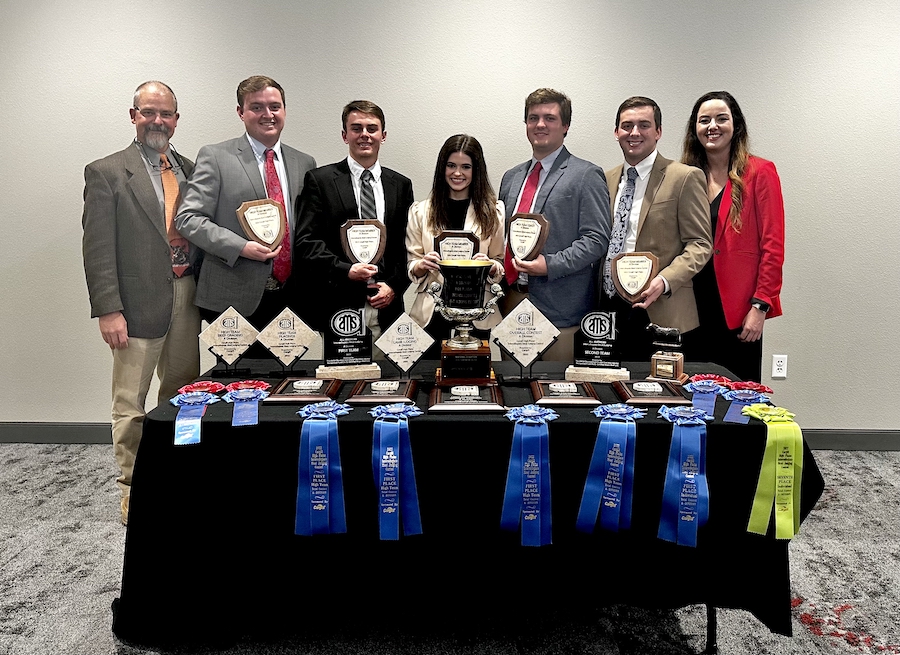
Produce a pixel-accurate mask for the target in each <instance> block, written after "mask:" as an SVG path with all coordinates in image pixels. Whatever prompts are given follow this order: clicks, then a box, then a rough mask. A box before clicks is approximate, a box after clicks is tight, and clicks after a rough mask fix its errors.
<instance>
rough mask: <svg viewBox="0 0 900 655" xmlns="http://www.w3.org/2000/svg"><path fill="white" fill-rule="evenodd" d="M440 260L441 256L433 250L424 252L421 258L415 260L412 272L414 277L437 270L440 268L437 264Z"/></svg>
mask: <svg viewBox="0 0 900 655" xmlns="http://www.w3.org/2000/svg"><path fill="white" fill-rule="evenodd" d="M440 261H441V256H440V255H439V254H437V253H436V252H435V251H434V250H432V251H431V252H428V253H425V256H424V257H422V259H420V260H419V261H418V262H416V265H415V270H414V271H413V273H414V274H415V276H416V277H423V276H424V275H426V274H427V273H428V271H437V270H439V269H440V266H438V262H440Z"/></svg>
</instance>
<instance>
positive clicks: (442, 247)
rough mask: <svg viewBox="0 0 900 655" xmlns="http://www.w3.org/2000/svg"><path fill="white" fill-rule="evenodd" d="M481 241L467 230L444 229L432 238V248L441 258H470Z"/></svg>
mask: <svg viewBox="0 0 900 655" xmlns="http://www.w3.org/2000/svg"><path fill="white" fill-rule="evenodd" d="M480 247H481V241H480V240H479V239H478V237H477V236H475V234H474V233H473V232H470V231H469V230H444V231H443V232H441V233H440V234H439V235H437V236H436V237H435V238H434V249H435V250H436V251H437V254H438V255H440V257H441V259H442V260H448V261H450V260H453V261H462V260H467V259H472V258H473V257H474V256H475V253H477V252H478V249H479V248H480Z"/></svg>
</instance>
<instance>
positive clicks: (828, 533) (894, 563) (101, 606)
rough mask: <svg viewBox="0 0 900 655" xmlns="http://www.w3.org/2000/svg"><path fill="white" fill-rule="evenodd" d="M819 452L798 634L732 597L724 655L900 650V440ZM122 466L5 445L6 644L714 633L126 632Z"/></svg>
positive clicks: (646, 647)
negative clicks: (115, 620)
mask: <svg viewBox="0 0 900 655" xmlns="http://www.w3.org/2000/svg"><path fill="white" fill-rule="evenodd" d="M815 456H816V459H817V461H818V462H819V466H820V468H821V469H822V474H823V476H824V477H825V482H826V488H825V493H824V494H823V496H822V499H821V501H820V503H819V506H818V507H817V509H816V511H814V512H813V513H812V515H810V517H809V518H808V519H807V521H806V522H805V523H804V524H803V527H802V529H801V534H800V536H798V537H797V538H796V539H795V540H794V541H793V543H792V545H791V560H792V561H791V564H792V571H791V579H792V590H793V596H794V599H795V600H794V603H795V605H796V606H795V608H794V633H795V636H794V637H793V638H787V637H781V636H777V635H772V634H770V633H769V632H768V631H767V630H766V628H765V627H764V626H762V625H761V624H760V623H759V622H758V621H757V620H756V619H754V618H753V617H752V616H751V615H749V614H748V613H746V612H742V611H738V610H719V614H718V616H719V648H720V652H721V653H722V654H723V655H745V654H746V655H759V654H761V653H767V654H768V653H770V654H779V655H780V654H782V653H783V654H786V655H788V654H794V653H796V654H804V655H806V654H810V653H829V654H842V653H864V654H866V653H900V627H898V620H897V619H898V617H900V611H898V605H900V603H898V601H900V540H898V536H897V532H898V527H900V453H898V452H861V451H854V452H844V451H818V452H816V453H815ZM114 477H115V467H114V464H113V459H112V448H111V447H109V446H96V445H36V444H0V653H2V654H3V655H48V654H56V653H60V654H68V655H113V654H116V655H151V654H154V653H159V654H161V655H166V654H171V655H187V654H188V653H196V654H198V655H203V654H212V653H224V654H227V655H263V654H271V655H281V654H287V653H299V654H305V655H325V654H329V655H330V654H340V655H355V654H357V653H358V654H366V655H370V654H371V655H379V654H383V655H401V654H402V655H407V654H408V655H413V654H415V655H428V654H435V655H437V654H449V653H466V654H469V653H471V654H477V653H491V654H494V653H496V654H498V655H505V654H509V655H514V654H519V655H521V654H529V655H531V654H535V655H537V654H557V653H558V654H566V655H569V654H585V655H630V654H635V655H637V654H640V655H643V654H645V653H653V654H654V655H665V654H673V655H676V654H677V655H681V654H688V653H699V652H700V651H702V649H703V647H704V645H705V630H706V609H705V607H703V606H691V607H687V608H683V609H680V610H676V611H653V610H642V609H636V608H631V607H625V606H615V607H607V608H593V607H585V608H584V610H583V611H581V612H579V613H577V614H572V613H571V612H569V613H565V614H562V613H561V614H557V615H550V616H545V617H542V618H541V619H540V620H538V621H536V622H532V623H529V624H528V626H527V628H524V629H519V630H515V631H513V630H511V629H509V628H504V627H502V626H497V625H494V624H493V623H492V622H490V621H488V620H485V621H483V622H482V623H481V624H479V625H469V626H457V627H455V628H452V627H447V626H442V627H440V628H434V627H424V626H417V627H413V628H412V629H410V630H409V631H407V632H405V633H402V634H400V633H397V632H391V631H375V630H371V629H354V628H353V627H352V626H348V629H347V630H345V631H343V632H342V633H341V634H337V635H334V636H331V637H329V638H328V639H323V638H320V637H314V638H309V639H305V640H304V639H293V640H290V641H277V642H273V643H260V642H258V641H257V642H249V641H248V642H240V643H237V644H232V645H229V646H228V647H227V648H224V649H216V648H214V647H212V646H210V647H205V648H196V647H195V648H192V649H185V648H174V649H171V650H156V649H146V648H139V647H136V646H133V645H129V644H123V643H122V642H120V641H118V640H117V639H116V638H115V637H114V636H113V634H112V633H111V631H110V624H111V619H112V615H111V612H110V604H111V602H112V600H113V599H114V598H115V597H116V596H117V595H118V593H119V583H120V578H121V567H122V552H123V548H124V541H125V529H124V528H123V527H122V526H121V525H119V523H118V517H119V502H118V492H117V490H116V486H115V483H114ZM174 609H175V608H173V610H174ZM180 609H183V606H182V608H180Z"/></svg>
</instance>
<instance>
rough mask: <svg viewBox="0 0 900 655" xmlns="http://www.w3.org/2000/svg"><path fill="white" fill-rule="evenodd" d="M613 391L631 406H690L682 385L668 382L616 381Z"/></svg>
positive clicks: (689, 400)
mask: <svg viewBox="0 0 900 655" xmlns="http://www.w3.org/2000/svg"><path fill="white" fill-rule="evenodd" d="M613 389H614V390H615V392H616V394H617V395H618V396H619V398H620V399H621V400H622V402H624V403H627V404H629V405H690V404H691V399H690V398H686V397H685V395H684V393H683V392H682V390H681V385H678V384H673V383H672V382H670V381H668V380H616V381H615V382H613Z"/></svg>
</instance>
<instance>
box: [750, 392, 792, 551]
mask: <svg viewBox="0 0 900 655" xmlns="http://www.w3.org/2000/svg"><path fill="white" fill-rule="evenodd" d="M742 412H743V413H744V414H746V415H748V416H752V417H753V418H757V419H760V420H762V421H765V423H766V425H767V428H768V430H767V433H766V450H765V452H764V454H763V462H762V467H761V468H760V471H759V481H758V482H757V485H756V495H755V496H754V498H753V507H752V508H751V510H750V520H749V522H748V523H747V531H748V532H752V533H754V534H761V535H765V534H766V531H767V530H768V527H769V519H770V518H771V516H772V508H773V507H774V508H775V538H776V539H791V538H792V537H793V536H794V535H796V534H797V533H798V532H799V531H800V480H801V478H802V474H803V433H802V432H801V431H800V426H799V425H797V424H796V423H795V422H794V414H792V413H791V412H789V411H788V410H786V409H785V408H783V407H772V406H771V405H766V404H763V403H757V404H753V405H748V406H746V407H744V408H743V410H742Z"/></svg>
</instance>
